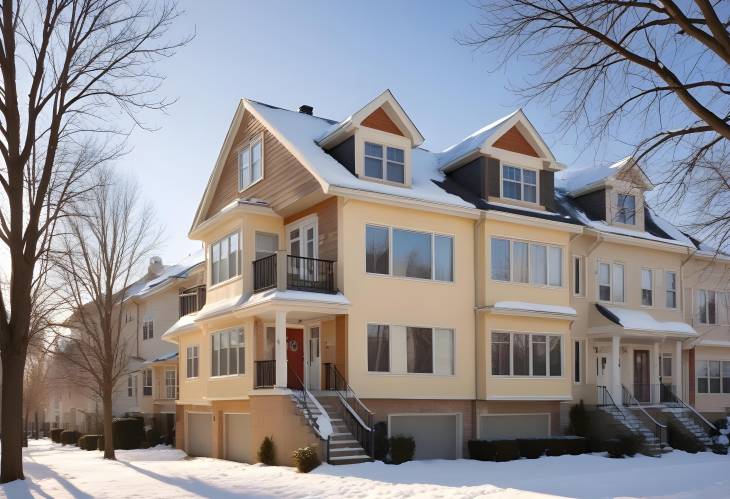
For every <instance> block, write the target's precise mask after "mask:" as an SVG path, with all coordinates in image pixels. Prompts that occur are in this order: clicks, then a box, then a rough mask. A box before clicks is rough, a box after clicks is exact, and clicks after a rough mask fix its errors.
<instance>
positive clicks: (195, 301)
mask: <svg viewBox="0 0 730 499" xmlns="http://www.w3.org/2000/svg"><path fill="white" fill-rule="evenodd" d="M179 302H180V307H179V308H180V310H179V312H180V315H179V316H180V317H184V316H186V315H188V314H192V313H194V312H197V311H198V310H200V309H201V308H203V305H205V286H196V287H194V288H189V289H185V290H183V291H180V297H179Z"/></svg>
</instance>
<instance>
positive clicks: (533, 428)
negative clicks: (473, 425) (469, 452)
mask: <svg viewBox="0 0 730 499" xmlns="http://www.w3.org/2000/svg"><path fill="white" fill-rule="evenodd" d="M547 436H550V416H549V415H548V414H499V415H497V414H489V415H481V416H479V438H480V439H482V440H497V439H500V438H536V437H547Z"/></svg>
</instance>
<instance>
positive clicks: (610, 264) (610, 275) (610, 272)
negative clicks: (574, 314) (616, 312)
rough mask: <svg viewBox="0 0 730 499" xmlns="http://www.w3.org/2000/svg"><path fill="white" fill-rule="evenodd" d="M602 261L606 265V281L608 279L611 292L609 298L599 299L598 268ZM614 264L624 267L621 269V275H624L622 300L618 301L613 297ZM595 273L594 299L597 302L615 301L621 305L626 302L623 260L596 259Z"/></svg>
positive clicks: (624, 265) (624, 264)
mask: <svg viewBox="0 0 730 499" xmlns="http://www.w3.org/2000/svg"><path fill="white" fill-rule="evenodd" d="M602 263H603V264H606V265H608V281H609V287H610V294H611V299H610V300H602V299H601V279H600V274H599V269H600V265H601V264H602ZM614 265H621V266H622V267H623V269H624V271H623V276H624V282H623V295H624V296H623V298H624V299H623V301H618V300H616V299H614V287H615V286H614V282H613V267H614ZM595 275H596V301H597V302H599V303H616V304H618V303H620V304H622V305H625V304H626V262H623V261H621V260H614V261H609V260H596V270H595Z"/></svg>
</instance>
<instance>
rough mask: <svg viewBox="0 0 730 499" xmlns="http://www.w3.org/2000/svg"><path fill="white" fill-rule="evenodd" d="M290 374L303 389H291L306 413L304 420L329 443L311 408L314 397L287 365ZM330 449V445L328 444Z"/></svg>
mask: <svg viewBox="0 0 730 499" xmlns="http://www.w3.org/2000/svg"><path fill="white" fill-rule="evenodd" d="M287 367H288V370H289V374H291V375H293V376H294V379H296V380H297V382H298V383H299V386H301V388H289V389H290V390H291V392H292V394H293V396H294V399H295V400H296V401H297V403H298V404H299V405H300V406H301V408H302V412H303V413H304V419H306V420H307V422H308V423H309V425H310V426H311V427H312V428H313V429H314V431H315V433H317V436H319V438H320V439H322V440H327V441H328V442H329V439H325V438H324V437H323V436H322V431H321V430H320V428H319V422H317V419H316V418H315V417H314V415H312V410H311V409H310V408H309V400H310V397H311V396H312V395H311V394H310V393H309V391H308V390H307V387H306V386H304V383H302V380H301V379H300V378H299V376H298V375H297V373H296V372H294V370H293V369H292V368H291V366H289V365H287ZM328 447H329V443H328ZM327 452H328V453H329V448H328V449H327Z"/></svg>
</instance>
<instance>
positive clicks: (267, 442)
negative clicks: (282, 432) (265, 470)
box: [259, 437, 276, 466]
mask: <svg viewBox="0 0 730 499" xmlns="http://www.w3.org/2000/svg"><path fill="white" fill-rule="evenodd" d="M259 462H261V463H264V464H266V465H268V466H274V465H275V464H276V452H275V449H274V437H265V438H264V441H263V442H261V447H260V448H259Z"/></svg>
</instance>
